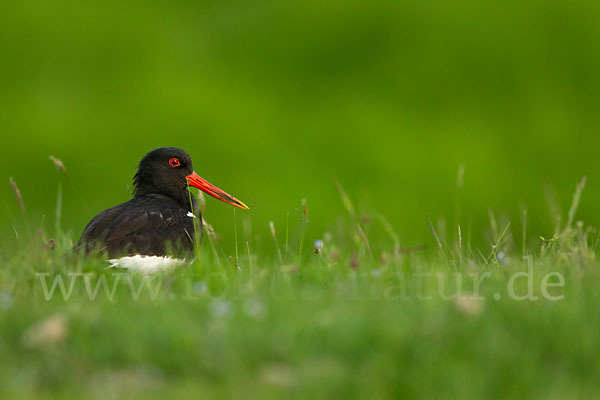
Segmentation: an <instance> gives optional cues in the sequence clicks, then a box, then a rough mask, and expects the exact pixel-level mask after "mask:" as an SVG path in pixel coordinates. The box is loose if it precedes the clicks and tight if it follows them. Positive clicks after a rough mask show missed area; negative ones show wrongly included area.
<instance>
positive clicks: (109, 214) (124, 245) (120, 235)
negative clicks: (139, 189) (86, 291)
mask: <svg viewBox="0 0 600 400" xmlns="http://www.w3.org/2000/svg"><path fill="white" fill-rule="evenodd" d="M180 219H181V218H177V215H176V213H175V211H174V210H173V209H171V208H164V207H163V208H161V209H160V210H159V209H158V207H149V206H146V207H131V206H130V205H129V204H128V203H123V204H121V205H119V206H116V207H113V208H109V209H108V210H105V211H103V212H101V213H100V214H98V215H97V216H95V217H94V218H93V219H92V220H91V221H90V223H89V224H88V225H87V226H86V228H85V230H84V232H83V234H82V235H81V239H79V243H78V244H77V247H81V246H82V245H85V250H86V252H89V251H91V250H99V251H105V250H108V252H109V254H111V253H117V252H119V251H123V250H128V249H129V250H131V251H134V250H136V249H137V251H141V249H140V248H141V247H142V248H143V247H145V246H150V241H151V239H152V238H151V237H150V235H149V234H148V233H149V232H151V231H152V232H158V233H159V234H160V239H161V240H162V242H164V241H166V240H171V241H173V242H175V241H177V240H178V236H181V234H182V233H183V234H185V233H184V232H178V231H182V230H181V229H177V225H178V223H179V224H181V222H182V221H179V220H180ZM184 226H185V225H184ZM192 230H193V225H192Z"/></svg>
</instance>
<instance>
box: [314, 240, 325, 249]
mask: <svg viewBox="0 0 600 400" xmlns="http://www.w3.org/2000/svg"><path fill="white" fill-rule="evenodd" d="M314 245H315V249H322V248H323V241H322V240H315V243H314Z"/></svg>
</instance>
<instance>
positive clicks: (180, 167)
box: [133, 147, 194, 204]
mask: <svg viewBox="0 0 600 400" xmlns="http://www.w3.org/2000/svg"><path fill="white" fill-rule="evenodd" d="M193 172H194V167H193V166H192V158H191V157H190V155H189V154H188V153H187V152H185V151H184V150H181V149H177V148H175V147H161V148H160V149H156V150H152V151H151V152H150V153H148V154H146V155H145V156H144V158H142V161H140V165H139V166H138V170H137V173H136V174H135V176H134V178H133V183H134V185H135V196H136V197H137V196H143V195H147V194H150V193H158V194H163V195H165V196H169V197H171V198H173V199H175V200H177V201H182V202H183V203H187V204H189V194H188V191H187V185H188V181H187V179H186V176H189V175H191V174H192V173H193Z"/></svg>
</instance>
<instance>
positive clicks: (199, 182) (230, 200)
mask: <svg viewBox="0 0 600 400" xmlns="http://www.w3.org/2000/svg"><path fill="white" fill-rule="evenodd" d="M185 179H187V181H188V184H189V185H190V186H193V187H195V188H198V189H200V190H202V191H203V192H204V193H206V194H210V195H211V196H212V197H214V198H216V199H219V200H221V201H224V202H225V203H227V204H231V205H232V206H234V207H239V208H243V209H244V210H249V209H250V208H249V207H248V206H247V205H245V204H244V203H242V202H241V201H239V200H238V199H236V198H235V197H233V196H232V195H230V194H228V193H225V192H224V191H222V190H221V189H219V188H218V187H216V186H214V185H212V184H210V183H208V182H207V181H206V180H205V179H202V178H201V177H200V176H199V175H198V174H197V173H195V172H192V174H191V175H188V176H186V177H185Z"/></svg>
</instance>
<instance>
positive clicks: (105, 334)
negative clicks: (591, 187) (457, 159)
mask: <svg viewBox="0 0 600 400" xmlns="http://www.w3.org/2000/svg"><path fill="white" fill-rule="evenodd" d="M11 184H13V187H14V188H15V192H17V191H18V188H17V187H16V184H14V182H13V181H11ZM584 184H585V180H584V181H582V183H581V184H580V185H579V186H578V188H577V191H576V193H575V195H574V197H573V203H572V206H571V208H570V210H569V212H568V215H567V218H566V221H567V222H566V223H565V224H564V226H559V225H557V226H556V229H555V232H554V235H553V236H552V238H549V239H546V238H539V239H537V241H536V242H533V240H532V242H531V243H532V244H531V245H529V246H527V245H525V247H522V246H519V245H518V244H519V243H518V240H516V239H515V236H514V235H513V229H515V227H518V230H517V231H518V232H519V234H521V235H522V236H523V238H522V241H523V242H524V243H525V244H526V243H527V239H526V237H527V236H526V235H530V236H531V235H533V234H535V232H528V233H525V232H527V223H526V218H523V220H522V221H520V223H518V224H517V223H515V224H511V223H510V221H504V220H503V219H502V218H500V219H498V218H496V216H495V215H494V213H490V232H491V235H490V242H489V243H490V245H489V247H488V248H482V249H473V248H472V246H471V245H470V239H468V238H469V237H471V235H472V234H471V232H470V230H467V231H468V233H465V232H464V231H463V230H461V228H460V226H457V228H456V236H455V237H456V239H455V240H454V239H453V240H452V241H448V239H447V237H448V236H449V235H448V234H447V233H446V232H445V231H446V230H445V229H444V227H443V226H444V224H439V223H438V226H437V227H436V226H434V224H433V223H431V224H430V226H431V230H432V233H433V235H432V241H431V243H430V244H428V246H427V247H426V248H423V246H417V247H413V248H406V247H403V246H402V245H401V243H400V240H399V239H398V235H397V233H396V232H395V230H394V228H393V227H392V226H391V225H390V224H389V223H387V221H386V220H385V218H384V217H383V216H381V215H378V214H376V213H373V218H370V217H366V216H359V214H358V213H357V212H356V208H355V207H354V205H353V204H352V201H351V199H350V198H349V196H348V195H347V194H346V193H345V192H344V190H343V188H342V187H341V186H340V185H338V190H339V192H340V197H341V200H342V204H343V206H344V207H345V208H346V210H347V216H346V217H345V218H344V220H343V221H342V222H340V223H339V224H338V228H337V229H335V230H332V231H331V233H325V234H323V235H322V237H320V236H316V235H315V234H314V233H312V232H310V224H309V218H308V207H307V203H306V201H303V202H302V205H301V207H300V209H299V210H298V211H299V214H298V215H294V214H291V215H289V217H288V221H289V222H288V223H287V224H286V227H285V231H286V232H285V239H284V238H283V235H279V236H278V234H277V232H282V231H283V227H276V226H275V225H274V224H273V223H270V224H269V223H265V225H266V226H268V228H269V231H270V233H271V238H268V237H267V238H261V237H260V235H255V234H253V232H252V230H251V229H246V226H245V224H239V225H240V227H241V228H242V229H241V232H240V237H238V233H237V230H238V223H239V221H238V219H237V218H235V214H234V223H235V224H236V227H235V232H236V236H235V241H236V243H235V254H234V255H229V254H227V253H226V251H225V250H223V247H222V246H221V243H220V242H219V237H218V234H217V233H216V232H215V230H213V229H212V227H211V226H210V225H209V224H206V226H205V230H206V235H205V243H204V244H203V245H202V246H200V247H199V248H198V252H197V255H196V259H195V261H194V262H193V263H192V264H191V265H189V266H187V267H184V268H179V269H177V270H175V271H174V272H172V273H169V274H164V275H156V276H153V277H148V276H142V275H135V274H130V273H127V272H123V271H119V270H112V269H106V263H105V261H104V260H102V259H100V258H92V259H82V258H77V257H72V256H68V255H66V254H68V251H69V249H70V247H71V245H72V243H73V241H74V240H76V237H74V235H73V234H72V232H70V231H68V230H60V231H58V232H59V234H58V236H56V237H54V238H52V239H51V238H49V237H48V235H47V233H46V232H45V231H44V230H43V229H34V227H33V226H31V227H29V228H30V229H29V230H30V231H31V232H32V233H31V234H30V235H26V236H20V237H19V238H18V239H8V240H6V241H5V243H4V245H3V250H2V253H1V254H0V261H1V263H2V267H1V268H0V337H1V338H2V340H1V341H0V359H1V360H2V368H0V397H1V398H25V399H27V398H32V399H33V398H35V399H43V398H81V397H86V398H145V399H147V398H164V397H165V396H167V395H170V396H175V397H177V398H199V397H200V398H222V397H234V398H256V399H265V398H281V397H287V398H331V397H335V398H365V399H372V398H398V397H409V398H440V397H443V398H448V397H450V398H462V399H464V398H473V399H481V398H511V399H512V398H544V399H547V398H556V399H565V398H597V397H599V396H600V380H599V379H598V376H600V363H599V362H598V359H597V354H598V349H599V348H600V339H599V337H600V336H599V335H598V331H600V313H598V310H599V309H600V291H599V290H598V287H599V285H600V274H599V271H600V268H599V267H600V262H598V260H597V253H598V243H599V238H600V235H599V234H598V231H597V230H595V229H592V228H588V227H586V226H585V225H584V224H583V223H581V222H577V221H576V220H575V216H576V212H577V206H578V203H579V200H580V198H581V194H582V191H583V187H584ZM59 193H61V192H59ZM457 198H458V196H457ZM199 204H200V205H201V207H202V208H204V207H205V203H204V202H203V201H200V202H199ZM23 210H25V208H23ZM457 210H460V208H459V207H457ZM459 212H460V211H457V212H456V214H457V215H458V214H459ZM525 214H526V212H524V215H525ZM457 218H458V217H457ZM557 220H560V219H558V218H557ZM56 225H57V226H60V221H58V222H57V223H56ZM63 228H64V227H63ZM377 229H380V230H381V231H382V232H384V236H382V237H381V238H378V239H376V240H374V239H372V237H376V235H375V234H374V233H373V232H374V231H375V230H377ZM453 231H454V229H453ZM313 237H318V238H319V239H321V241H322V245H321V243H320V244H319V246H318V248H311V247H312V246H310V245H309V244H310V243H311V241H310V240H309V238H313ZM238 240H241V241H242V242H240V244H239V245H240V246H241V248H242V251H238V243H237V241H238ZM263 240H264V241H265V242H267V241H271V240H274V245H273V247H272V248H273V251H269V250H265V249H266V248H267V246H263V245H262V241H263ZM282 241H284V243H281V242H282ZM282 246H283V251H282V249H281V247H282ZM254 249H257V250H254ZM524 249H525V250H524ZM243 250H245V251H243ZM524 255H526V256H529V257H527V258H523V256H524ZM292 260H293V261H292ZM290 262H291V263H290ZM516 274H520V275H516ZM561 277H562V280H561ZM59 281H60V282H62V285H63V286H62V287H61V285H60V283H58V282H59ZM53 283H56V286H55V287H54V292H53V294H52V295H50V293H49V292H50V291H51V290H52V284H53ZM552 285H554V286H552ZM62 291H64V293H65V294H63V293H62ZM513 292H514V293H513ZM511 293H512V295H511ZM525 297H527V299H522V298H525ZM534 297H535V298H537V299H535V300H533V299H532V298H534ZM65 298H66V299H65ZM558 298H560V299H558Z"/></svg>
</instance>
